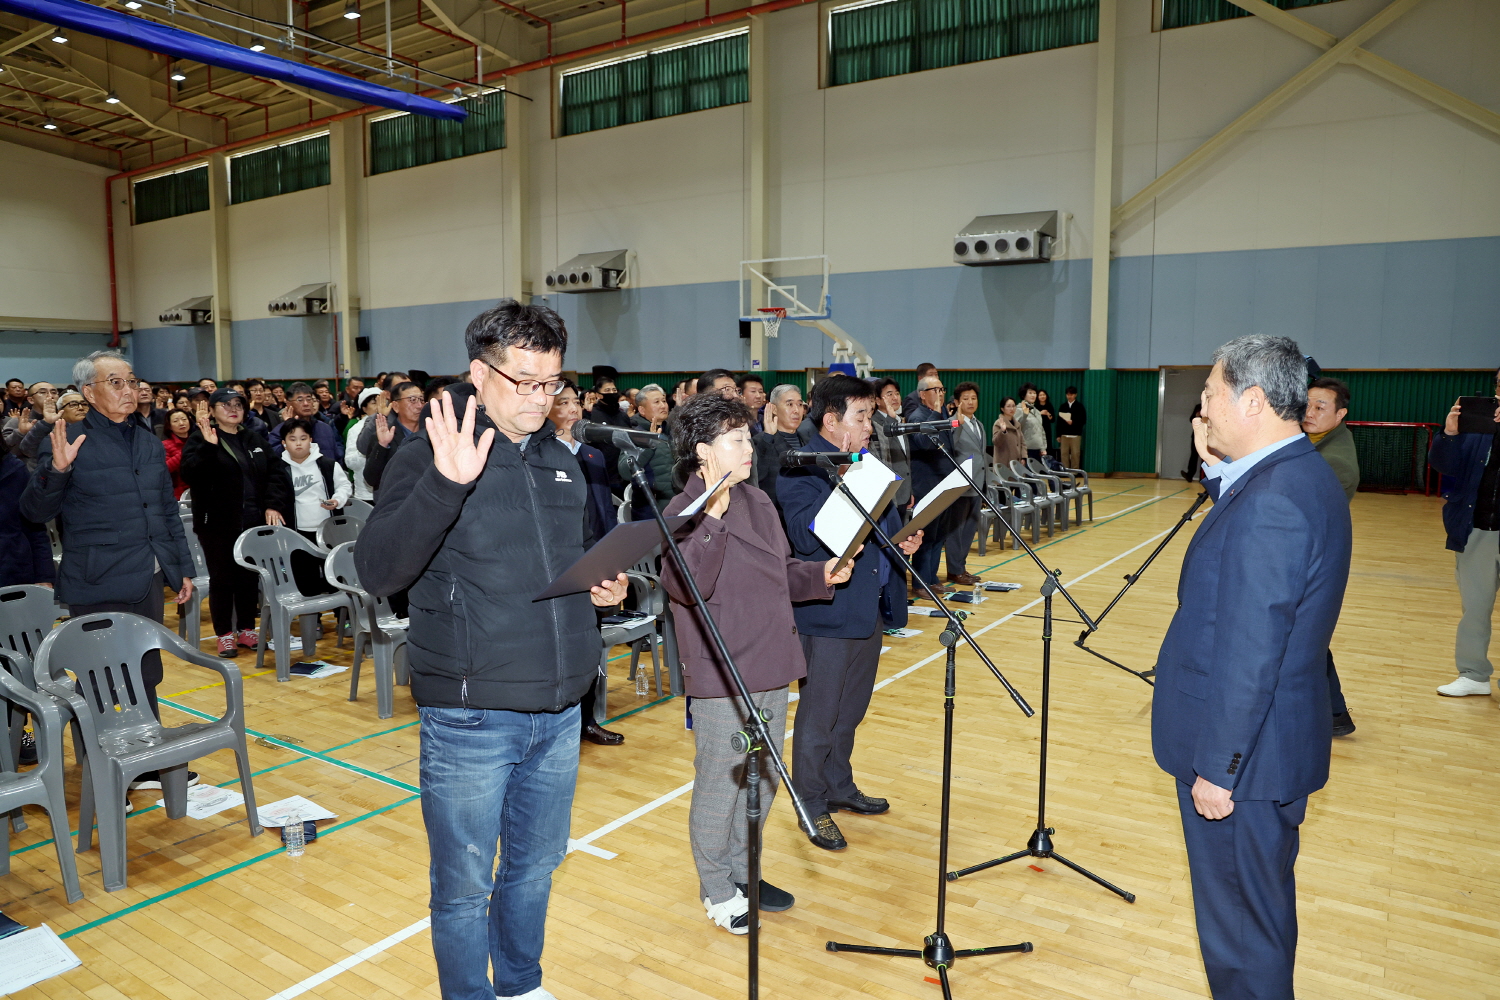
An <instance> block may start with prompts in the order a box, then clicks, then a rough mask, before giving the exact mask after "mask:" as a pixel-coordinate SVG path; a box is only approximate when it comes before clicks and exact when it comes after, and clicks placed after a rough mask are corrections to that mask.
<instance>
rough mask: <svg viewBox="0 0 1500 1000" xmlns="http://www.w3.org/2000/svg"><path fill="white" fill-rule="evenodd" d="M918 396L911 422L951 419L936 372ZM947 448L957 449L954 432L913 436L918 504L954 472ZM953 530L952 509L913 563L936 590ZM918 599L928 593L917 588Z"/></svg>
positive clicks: (943, 515)
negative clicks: (940, 563)
mask: <svg viewBox="0 0 1500 1000" xmlns="http://www.w3.org/2000/svg"><path fill="white" fill-rule="evenodd" d="M917 393H918V396H919V397H920V401H919V403H918V404H917V407H916V408H915V409H913V410H910V411H908V413H907V416H906V419H907V420H908V421H909V422H911V423H914V424H915V423H925V422H926V421H928V420H942V419H943V418H944V417H945V416H947V412H948V411H947V410H946V409H945V408H944V406H943V398H944V396H945V395H946V393H947V390H945V389H944V388H943V380H942V379H941V378H939V377H938V375H937V372H936V370H934V371H932V372H929V373H928V374H927V375H924V376H922V379H921V381H919V382H918V383H917ZM944 447H947V448H952V447H953V432H952V431H943V432H942V433H940V434H913V435H912V436H911V495H912V496H914V497H916V498H917V500H918V502H920V501H921V499H922V498H923V497H925V496H926V495H927V494H928V493H931V492H932V491H933V490H934V489H936V488H937V485H938V483H940V482H942V481H943V478H944V477H945V476H947V475H948V473H950V472H952V471H953V462H952V460H951V459H949V458H948V455H947V453H946V452H945V451H944V450H943V448H944ZM976 471H977V470H976ZM953 527H954V525H953V517H952V515H951V510H945V511H943V512H942V513H941V514H939V515H938V516H937V519H936V520H935V521H933V522H932V523H931V524H929V525H928V526H927V537H926V538H925V539H924V540H923V542H922V548H921V549H920V550H918V552H917V554H916V556H915V557H914V558H913V559H912V561H911V565H912V569H914V570H916V571H917V575H918V576H920V577H921V578H922V579H924V580H926V581H927V584H928V586H930V587H932V588H933V589H934V590H937V589H939V588H941V587H942V583H941V582H940V581H939V580H938V561H939V560H940V559H942V557H943V548H944V544H945V543H946V542H947V540H948V533H949V532H950V531H952V530H953ZM912 584H913V585H914V586H915V584H916V581H915V580H913V581H912ZM914 596H916V597H919V598H920V597H924V596H926V591H924V590H922V589H921V588H920V587H917V588H916V590H915V592H914Z"/></svg>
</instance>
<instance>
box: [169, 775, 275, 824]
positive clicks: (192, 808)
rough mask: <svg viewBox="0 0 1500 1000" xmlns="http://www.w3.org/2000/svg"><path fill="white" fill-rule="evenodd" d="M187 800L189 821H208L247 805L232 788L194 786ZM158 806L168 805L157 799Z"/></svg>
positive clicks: (243, 797)
mask: <svg viewBox="0 0 1500 1000" xmlns="http://www.w3.org/2000/svg"><path fill="white" fill-rule="evenodd" d="M187 800H188V805H187V814H188V819H208V818H209V817H210V816H212V815H214V814H215V813H221V812H223V811H224V810H225V809H233V808H235V807H236V806H242V805H244V804H245V796H244V795H242V794H241V793H239V792H237V791H235V790H234V789H232V788H220V787H219V786H218V785H194V786H193V787H192V788H189V789H188V796H187ZM156 804H157V805H159V806H161V807H162V808H166V805H167V803H166V801H165V800H164V799H157V800H156ZM261 825H262V826H264V825H265V824H261Z"/></svg>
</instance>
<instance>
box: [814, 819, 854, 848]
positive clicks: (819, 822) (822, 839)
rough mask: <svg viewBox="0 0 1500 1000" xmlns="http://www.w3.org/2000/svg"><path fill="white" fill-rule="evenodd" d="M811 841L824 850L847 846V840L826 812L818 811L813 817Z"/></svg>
mask: <svg viewBox="0 0 1500 1000" xmlns="http://www.w3.org/2000/svg"><path fill="white" fill-rule="evenodd" d="M812 842H813V843H814V844H817V845H818V846H819V847H821V848H823V850H825V851H842V850H843V849H844V848H846V847H848V846H849V842H848V841H847V840H845V839H844V835H843V834H842V833H840V832H839V825H838V824H837V823H835V822H834V821H833V817H832V816H830V815H828V814H827V813H819V814H818V815H817V816H815V817H813V836H812Z"/></svg>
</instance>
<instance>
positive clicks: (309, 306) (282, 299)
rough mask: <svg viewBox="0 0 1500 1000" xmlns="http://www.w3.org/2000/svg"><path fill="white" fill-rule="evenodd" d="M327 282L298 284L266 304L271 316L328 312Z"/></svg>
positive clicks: (314, 314)
mask: <svg viewBox="0 0 1500 1000" xmlns="http://www.w3.org/2000/svg"><path fill="white" fill-rule="evenodd" d="M328 292H329V288H328V282H326V281H325V282H323V283H322V284H316V285H298V286H297V287H296V288H294V289H292V290H291V291H290V292H287V293H286V294H285V295H281V296H278V297H277V298H274V299H272V300H271V301H270V303H268V304H267V306H266V308H267V309H268V310H270V312H271V315H272V316H322V315H323V314H324V313H326V312H328V298H329V295H328Z"/></svg>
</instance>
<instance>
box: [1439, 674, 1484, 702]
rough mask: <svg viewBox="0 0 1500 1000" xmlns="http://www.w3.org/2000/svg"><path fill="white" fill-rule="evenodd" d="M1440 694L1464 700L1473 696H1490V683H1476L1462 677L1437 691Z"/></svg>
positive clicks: (1471, 679)
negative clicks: (1468, 696)
mask: <svg viewBox="0 0 1500 1000" xmlns="http://www.w3.org/2000/svg"><path fill="white" fill-rule="evenodd" d="M1437 692H1438V694H1441V695H1446V696H1447V697H1449V698H1463V697H1465V696H1467V695H1471V694H1489V693H1490V682H1489V681H1476V680H1474V679H1473V678H1471V677H1460V678H1458V680H1456V681H1452V682H1450V683H1448V684H1444V685H1443V686H1442V687H1440V688H1438V689H1437Z"/></svg>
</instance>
